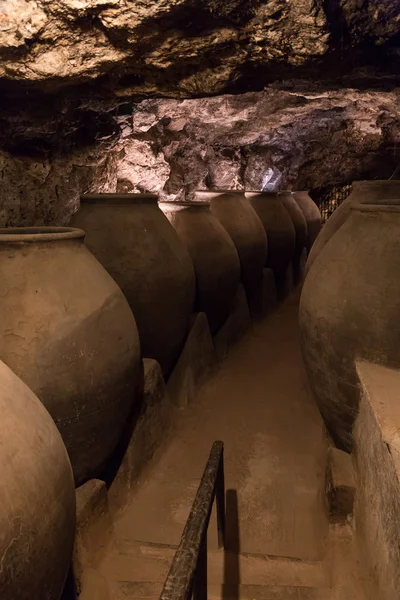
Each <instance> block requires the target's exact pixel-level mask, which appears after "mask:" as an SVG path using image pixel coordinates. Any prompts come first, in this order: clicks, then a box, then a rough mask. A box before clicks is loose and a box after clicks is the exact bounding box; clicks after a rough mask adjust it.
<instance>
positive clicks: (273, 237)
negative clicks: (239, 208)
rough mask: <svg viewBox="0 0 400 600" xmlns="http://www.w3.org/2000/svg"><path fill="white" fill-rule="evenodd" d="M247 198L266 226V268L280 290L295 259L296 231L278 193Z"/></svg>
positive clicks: (258, 193) (256, 193) (248, 194)
mask: <svg viewBox="0 0 400 600" xmlns="http://www.w3.org/2000/svg"><path fill="white" fill-rule="evenodd" d="M246 197H247V198H248V199H249V200H250V203H251V205H252V207H253V208H254V210H255V211H256V213H257V214H258V216H259V217H260V219H261V222H262V224H263V226H264V229H265V232H266V234H267V238H268V258H267V262H266V266H267V267H270V268H271V269H272V270H273V271H274V275H275V279H276V283H277V286H278V289H279V288H281V287H282V286H283V282H284V279H285V276H286V271H287V268H288V267H289V265H290V262H291V260H292V258H293V253H294V250H295V244H296V231H295V228H294V225H293V221H292V219H291V217H290V215H289V213H288V212H287V210H286V208H285V207H284V206H283V204H282V200H281V198H279V196H278V193H277V192H246Z"/></svg>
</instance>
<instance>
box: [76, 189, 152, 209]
mask: <svg viewBox="0 0 400 600" xmlns="http://www.w3.org/2000/svg"><path fill="white" fill-rule="evenodd" d="M80 201H81V203H83V204H97V205H99V206H110V205H114V206H115V205H118V204H120V205H122V206H124V205H129V204H157V202H158V196H157V194H150V193H143V194H141V193H138V194H118V193H111V192H108V193H104V194H82V196H81V197H80Z"/></svg>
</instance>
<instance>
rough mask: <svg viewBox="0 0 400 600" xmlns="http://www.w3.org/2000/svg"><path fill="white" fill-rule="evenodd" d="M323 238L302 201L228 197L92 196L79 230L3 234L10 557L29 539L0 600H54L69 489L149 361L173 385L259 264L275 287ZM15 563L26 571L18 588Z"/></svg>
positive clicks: (92, 465)
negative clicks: (199, 330)
mask: <svg viewBox="0 0 400 600" xmlns="http://www.w3.org/2000/svg"><path fill="white" fill-rule="evenodd" d="M166 217H168V218H166ZM171 223H172V225H173V226H171ZM319 227H320V216H319V211H318V209H317V208H316V206H315V204H314V203H313V202H312V200H311V199H310V198H309V196H308V195H307V194H306V193H303V192H302V193H299V194H296V195H293V194H292V193H288V192H287V193H281V194H279V195H278V194H276V193H271V194H269V193H263V192H251V193H246V195H245V194H244V193H243V192H231V191H220V190H219V191H215V192H212V191H203V192H199V193H198V194H197V196H196V201H194V202H177V203H169V202H168V203H160V204H158V201H157V197H156V196H154V195H149V194H128V195H120V194H100V195H86V196H83V197H82V199H81V206H80V209H79V210H78V212H77V213H76V214H75V215H74V217H73V219H72V222H71V227H59V228H57V227H41V228H26V229H23V228H15V229H12V228H10V229H5V230H2V231H1V232H0V280H1V282H2V283H1V285H2V289H3V292H2V294H1V295H0V314H1V315H2V320H1V331H0V358H1V359H2V360H3V361H4V363H6V365H8V367H10V368H11V369H12V371H13V372H14V373H13V372H11V371H10V370H9V369H8V367H6V365H5V364H3V363H0V382H1V385H2V390H3V394H2V396H1V397H0V402H1V404H2V407H1V408H2V415H3V417H2V422H1V424H0V435H1V439H2V441H3V442H4V443H3V446H2V450H1V452H2V454H3V455H2V456H0V458H1V462H2V464H3V463H7V465H8V466H7V467H2V468H3V475H4V486H3V488H4V489H6V496H5V497H4V498H3V497H1V505H2V513H1V515H0V531H2V537H0V540H1V542H0V552H2V555H3V550H4V549H5V548H7V547H9V545H10V544H11V542H12V540H14V539H20V540H21V544H20V545H19V544H16V543H14V544H13V545H12V544H11V545H12V547H13V551H12V552H10V551H9V552H8V555H7V560H5V561H4V568H3V571H2V574H1V575H0V590H1V592H2V597H3V598H5V599H6V600H8V598H10V599H11V598H20V599H24V598H25V597H26V598H28V597H29V598H31V599H32V598H33V599H36V598H43V597H48V598H58V597H59V595H60V593H61V588H62V585H63V582H64V579H65V575H66V572H67V569H68V565H69V561H70V556H71V555H70V551H71V548H72V543H73V530H74V520H75V506H74V502H75V496H74V491H73V490H74V482H75V484H77V485H79V484H80V483H82V482H83V481H85V480H87V479H88V478H91V477H95V476H98V475H99V474H100V473H101V470H102V469H103V467H104V466H105V465H106V463H107V460H108V459H109V458H110V456H111V454H112V452H113V450H114V448H115V446H116V444H117V442H118V440H119V439H120V436H121V432H122V430H123V428H124V425H125V423H126V421H127V418H128V415H129V413H130V411H131V410H132V409H133V408H134V407H137V406H138V405H139V404H140V391H139V390H140V383H141V365H142V362H141V356H145V357H151V358H155V359H156V360H157V361H158V362H159V363H160V365H161V367H162V370H163V373H164V375H165V377H166V378H168V376H169V374H170V373H171V370H172V369H173V367H174V365H175V363H176V361H177V359H178V357H179V354H180V352H181V350H182V347H183V344H184V342H185V338H186V336H187V333H188V329H189V322H190V317H191V314H192V312H193V311H204V312H205V313H206V314H207V317H208V320H209V324H210V329H211V331H212V333H213V334H215V333H216V332H217V331H218V330H219V328H220V327H221V326H222V325H223V323H224V321H225V320H226V318H227V317H228V315H229V313H230V310H231V307H232V302H233V299H234V298H235V294H236V291H237V289H238V286H239V283H240V281H242V283H243V286H244V288H245V291H246V295H247V298H248V301H249V305H250V306H252V303H253V299H254V298H255V297H256V296H257V293H258V288H259V286H260V285H261V279H262V273H263V269H264V267H270V268H271V269H272V270H273V271H274V274H275V278H276V282H277V285H278V288H279V286H280V284H281V283H282V281H283V279H284V277H285V272H286V270H287V268H288V267H289V266H290V264H291V262H293V266H294V270H295V271H296V269H298V265H299V260H300V255H301V253H302V251H303V248H304V247H308V249H309V248H310V247H311V244H312V242H313V240H314V239H315V236H316V234H317V231H318V229H319ZM85 232H86V240H85V241H86V244H85V243H84V238H85ZM15 374H16V375H18V376H19V377H20V378H21V380H22V381H23V382H24V383H25V384H27V386H29V387H26V386H25V385H24V384H23V383H22V381H21V380H19V379H18V377H16V376H15ZM29 388H30V389H29ZM31 390H32V391H33V392H34V393H33V392H32V391H31ZM35 394H36V396H37V397H38V398H39V399H40V401H41V402H42V403H43V404H44V406H45V407H46V408H47V410H48V412H49V413H50V415H51V417H52V418H53V419H54V422H55V424H56V425H57V428H58V430H59V432H60V434H61V437H62V440H63V442H64V444H65V447H66V449H67V451H68V455H67V453H66V452H65V448H64V445H63V443H62V441H61V438H60V436H59V434H58V433H57V430H56V428H55V427H54V424H53V422H52V420H51V419H50V417H49V416H48V414H47V413H46V411H45V410H44V409H43V407H42V406H41V405H40V403H39V401H38V400H37V398H36V397H35ZM7 461H8V462H7ZM69 461H70V462H71V464H72V470H73V473H72V472H71V467H70V463H69ZM3 495H4V494H3ZM43 512H45V513H46V515H47V517H46V519H42V514H43ZM15 515H18V519H17V520H15ZM22 529H23V530H25V531H27V532H31V533H30V534H29V536H30V538H29V540H27V539H26V538H25V537H24V536H22V537H19V531H20V530H22ZM71 532H72V533H71ZM39 548H40V551H39V550H38V549H39ZM55 557H57V559H56V558H55ZM16 561H17V562H18V561H22V562H21V565H22V564H24V565H25V567H24V569H25V570H24V571H23V573H22V571H20V572H19V575H18V577H17V578H16V577H15V576H14V575H13V573H15V565H16ZM55 562H56V563H57V565H56V567H57V568H56V567H55ZM18 564H19V563H18ZM43 585H45V586H46V593H47V594H48V595H47V596H46V593H45V592H44V589H43V587H42V586H43Z"/></svg>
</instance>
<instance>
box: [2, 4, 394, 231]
mask: <svg viewBox="0 0 400 600" xmlns="http://www.w3.org/2000/svg"><path fill="white" fill-rule="evenodd" d="M399 32H400V2H398V1H394V0H385V1H382V0H270V1H266V0H264V1H261V0H202V1H201V2H199V1H198V0H147V1H146V0H141V1H139V0H135V1H132V0H36V1H35V0H3V2H2V3H1V4H0V181H1V183H2V196H1V204H0V222H1V224H31V223H34V222H36V223H40V222H45V223H48V222H55V221H58V222H60V221H65V220H66V219H67V218H68V215H69V214H70V212H71V211H72V210H73V209H74V207H75V205H76V203H77V200H78V197H79V193H81V192H84V191H87V190H89V189H90V190H111V191H112V190H116V189H121V190H146V189H148V190H154V191H159V192H160V193H161V195H164V196H168V197H171V198H175V197H180V196H182V195H183V194H186V195H189V196H190V194H191V192H192V191H193V189H194V188H195V187H197V186H199V185H200V186H204V185H205V186H211V185H218V186H219V185H221V186H222V185H224V186H225V185H227V184H228V183H230V184H232V185H234V186H235V187H242V186H250V187H260V186H262V185H263V182H264V181H265V176H266V173H267V172H268V169H272V170H273V171H274V172H276V173H277V174H279V176H280V178H281V179H280V185H283V186H292V185H295V186H300V187H305V186H306V187H318V186H322V185H324V184H325V185H326V184H340V183H345V182H346V183H347V182H348V181H351V179H353V178H357V177H360V176H372V177H390V176H393V174H394V175H396V173H397V162H400V159H399V161H398V154H397V143H398V137H399V128H400V119H399V109H398V106H399V102H398V100H399V93H398V91H397V85H398V84H397V79H398V74H397V73H398V71H399V69H398V60H399V52H400V33H399Z"/></svg>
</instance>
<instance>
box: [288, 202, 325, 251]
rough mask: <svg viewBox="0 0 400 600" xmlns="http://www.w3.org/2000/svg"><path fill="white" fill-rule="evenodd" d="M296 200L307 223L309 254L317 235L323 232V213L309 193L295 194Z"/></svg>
mask: <svg viewBox="0 0 400 600" xmlns="http://www.w3.org/2000/svg"><path fill="white" fill-rule="evenodd" d="M294 199H295V200H296V202H297V204H298V205H299V207H300V209H301V211H302V212H303V215H304V218H305V220H306V223H307V243H306V246H307V253H309V252H310V250H311V248H312V246H313V244H314V242H315V240H316V238H317V235H318V234H319V232H320V231H321V213H320V210H319V208H318V206H317V205H316V204H315V202H314V200H313V199H312V198H311V197H310V195H309V194H308V192H305V191H302V192H294Z"/></svg>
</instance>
